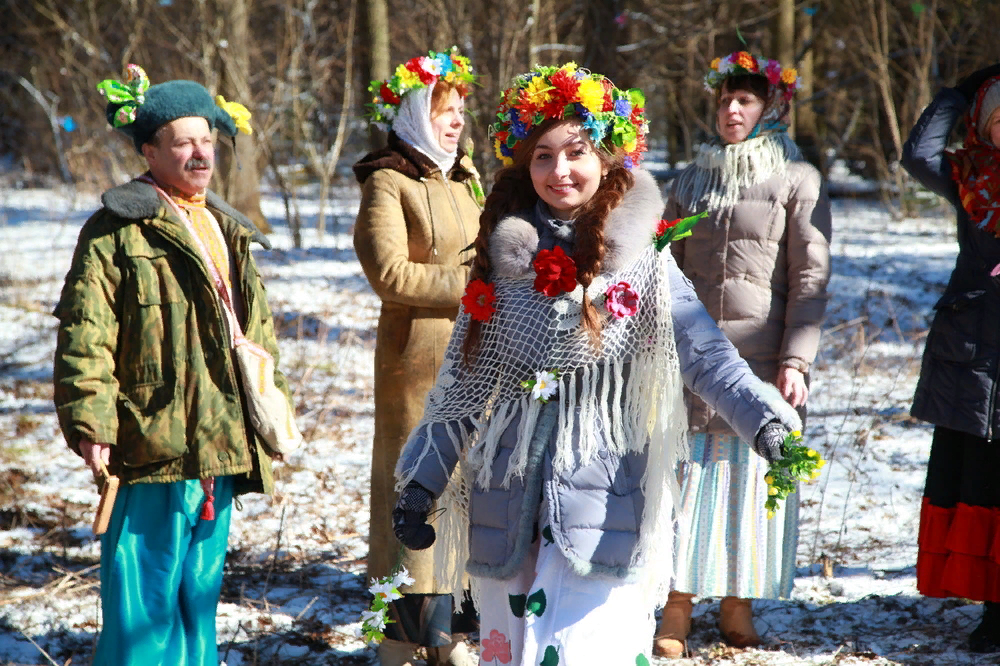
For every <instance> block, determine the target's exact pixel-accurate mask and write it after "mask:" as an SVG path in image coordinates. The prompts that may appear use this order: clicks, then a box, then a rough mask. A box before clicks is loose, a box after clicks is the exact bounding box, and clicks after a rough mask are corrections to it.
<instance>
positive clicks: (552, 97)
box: [490, 62, 649, 169]
mask: <svg viewBox="0 0 1000 666" xmlns="http://www.w3.org/2000/svg"><path fill="white" fill-rule="evenodd" d="M645 105H646V98H645V97H644V96H643V94H642V91H641V90H639V89H638V88H632V89H631V90H620V89H619V88H616V87H615V86H614V84H613V83H611V81H610V80H609V79H608V78H607V77H605V76H602V75H600V74H593V73H591V72H588V71H586V70H584V69H579V68H577V66H576V63H573V62H570V63H567V64H565V65H563V66H562V67H546V66H542V65H536V66H535V68H534V69H533V70H531V71H530V72H528V73H526V74H521V75H519V76H517V77H516V78H515V79H514V81H513V83H511V85H510V87H508V88H507V89H506V90H505V91H504V92H503V93H502V95H501V96H500V105H499V106H498V107H497V120H496V122H495V123H493V125H492V126H491V127H490V134H491V136H492V137H493V147H494V149H495V152H496V156H497V158H498V159H500V160H501V161H502V162H503V163H504V165H505V166H509V165H510V164H513V163H514V153H515V152H516V151H517V146H518V145H519V144H520V143H521V141H522V140H523V139H525V138H527V137H528V135H529V134H530V133H531V130H532V128H533V127H536V126H538V125H540V124H541V123H543V122H544V121H546V120H548V119H550V118H556V119H559V120H562V119H564V118H572V117H574V116H576V117H578V118H579V119H580V120H581V121H583V127H584V129H586V130H587V131H588V132H589V133H590V138H591V140H592V141H593V142H594V143H595V144H601V143H602V142H603V141H604V140H605V139H610V140H611V143H612V144H614V145H615V146H616V147H618V148H620V149H621V150H622V151H623V152H624V153H625V166H626V167H627V168H629V169H631V168H632V167H633V166H635V165H636V164H638V163H639V159H640V157H641V155H642V153H644V152H645V151H646V134H648V133H649V124H648V123H647V122H646V115H645Z"/></svg>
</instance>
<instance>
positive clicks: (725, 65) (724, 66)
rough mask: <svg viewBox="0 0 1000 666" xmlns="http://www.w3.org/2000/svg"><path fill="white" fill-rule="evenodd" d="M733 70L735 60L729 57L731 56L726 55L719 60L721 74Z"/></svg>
mask: <svg viewBox="0 0 1000 666" xmlns="http://www.w3.org/2000/svg"><path fill="white" fill-rule="evenodd" d="M731 71H733V61H732V60H730V59H729V56H726V57H725V58H723V59H722V60H720V61H719V74H723V75H725V74H728V73H729V72H731Z"/></svg>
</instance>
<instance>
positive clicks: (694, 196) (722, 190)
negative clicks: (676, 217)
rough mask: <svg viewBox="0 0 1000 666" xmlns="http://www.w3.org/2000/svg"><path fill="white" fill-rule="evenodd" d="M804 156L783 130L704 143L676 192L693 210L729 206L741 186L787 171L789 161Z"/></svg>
mask: <svg viewBox="0 0 1000 666" xmlns="http://www.w3.org/2000/svg"><path fill="white" fill-rule="evenodd" d="M801 159H802V153H801V151H800V150H799V147H798V146H797V145H796V144H795V142H794V141H792V139H791V137H789V136H788V134H787V133H786V132H784V131H783V130H782V131H774V132H768V133H765V134H762V135H760V136H756V137H754V138H752V139H745V140H743V141H740V142H739V143H731V144H726V145H722V144H721V143H720V142H719V141H718V140H715V141H713V142H711V143H703V144H701V146H699V147H698V155H697V156H696V157H695V159H694V162H692V163H691V164H690V165H689V166H688V167H687V168H686V169H684V171H682V172H681V174H680V175H679V176H677V180H676V181H675V182H674V185H673V196H674V198H675V199H676V200H677V201H678V202H680V203H681V205H682V206H684V208H685V209H686V210H688V211H690V212H691V213H699V212H702V211H705V210H708V211H712V210H716V209H718V208H727V207H729V206H732V205H733V204H735V203H736V202H737V201H739V198H740V190H741V188H744V187H752V186H754V185H757V184H758V183H762V182H764V181H765V180H767V179H768V178H770V177H771V176H774V175H784V173H785V170H786V167H787V165H788V162H790V161H796V160H801Z"/></svg>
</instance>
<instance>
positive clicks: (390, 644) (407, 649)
mask: <svg viewBox="0 0 1000 666" xmlns="http://www.w3.org/2000/svg"><path fill="white" fill-rule="evenodd" d="M416 650H417V646H416V644H414V643H404V642H402V641H394V640H392V639H391V638H384V639H382V642H381V643H379V646H378V649H377V650H376V651H375V653H376V654H377V655H378V663H379V666H413V653H414V652H415V651H416Z"/></svg>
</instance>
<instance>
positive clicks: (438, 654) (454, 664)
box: [427, 636, 479, 666]
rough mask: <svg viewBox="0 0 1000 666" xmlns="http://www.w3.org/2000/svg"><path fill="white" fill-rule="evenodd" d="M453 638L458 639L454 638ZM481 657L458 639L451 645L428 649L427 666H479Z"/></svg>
mask: <svg viewBox="0 0 1000 666" xmlns="http://www.w3.org/2000/svg"><path fill="white" fill-rule="evenodd" d="M452 638H458V637H457V636H452ZM477 664H479V657H477V656H476V655H475V654H473V652H472V650H470V649H469V646H468V645H466V644H465V641H464V640H462V639H461V638H458V640H456V641H455V642H454V643H452V644H451V645H445V646H443V647H432V648H427V666H477Z"/></svg>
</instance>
